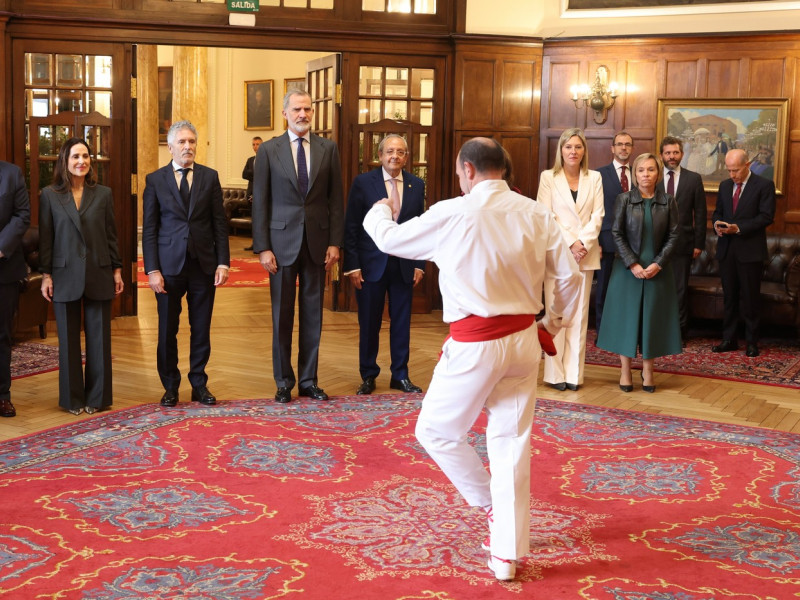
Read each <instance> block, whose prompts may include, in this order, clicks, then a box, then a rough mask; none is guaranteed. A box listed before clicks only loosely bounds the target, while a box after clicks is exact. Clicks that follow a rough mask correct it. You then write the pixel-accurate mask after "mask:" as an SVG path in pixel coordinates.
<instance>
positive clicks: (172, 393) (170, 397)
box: [161, 390, 178, 406]
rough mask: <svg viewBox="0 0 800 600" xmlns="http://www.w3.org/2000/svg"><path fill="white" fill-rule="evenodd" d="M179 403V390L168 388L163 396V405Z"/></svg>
mask: <svg viewBox="0 0 800 600" xmlns="http://www.w3.org/2000/svg"><path fill="white" fill-rule="evenodd" d="M176 404H178V390H167V391H166V392H164V395H163V396H161V406H175V405H176Z"/></svg>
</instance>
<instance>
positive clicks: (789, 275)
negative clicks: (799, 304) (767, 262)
mask: <svg viewBox="0 0 800 600" xmlns="http://www.w3.org/2000/svg"><path fill="white" fill-rule="evenodd" d="M786 293H787V294H788V295H789V297H790V298H791V299H792V300H797V297H798V295H800V254H798V255H796V256H795V257H794V258H793V259H792V262H790V263H789V266H788V267H786Z"/></svg>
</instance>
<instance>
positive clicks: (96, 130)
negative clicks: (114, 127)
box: [82, 125, 110, 158]
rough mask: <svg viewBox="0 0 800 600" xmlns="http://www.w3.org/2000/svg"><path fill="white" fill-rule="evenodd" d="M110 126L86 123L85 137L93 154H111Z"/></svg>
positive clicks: (83, 133)
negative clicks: (95, 125) (96, 125)
mask: <svg viewBox="0 0 800 600" xmlns="http://www.w3.org/2000/svg"><path fill="white" fill-rule="evenodd" d="M109 133H110V132H109V131H108V127H94V126H92V125H86V126H84V128H83V132H82V135H83V139H85V140H86V141H87V142H89V146H90V147H91V151H92V154H93V155H94V156H95V157H96V158H103V157H107V156H108V155H109V140H108V134H109Z"/></svg>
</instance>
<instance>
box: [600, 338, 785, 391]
mask: <svg viewBox="0 0 800 600" xmlns="http://www.w3.org/2000/svg"><path fill="white" fill-rule="evenodd" d="M596 337H597V335H596V333H595V331H594V330H591V329H590V330H589V331H588V332H587V335H586V363H587V364H590V365H602V366H611V367H618V366H619V356H618V355H616V354H612V353H611V352H606V351H605V350H601V349H600V348H598V347H597V346H595V345H594V342H595V338H596ZM719 342H720V340H719V339H713V338H706V337H696V338H690V339H689V340H688V341H687V342H686V347H685V348H684V349H683V353H681V354H675V355H672V356H662V357H659V358H656V359H655V370H656V371H657V372H661V373H674V374H676V375H694V376H697V377H712V378H714V379H728V380H730V381H741V382H746V383H762V384H768V385H779V386H783V387H791V388H798V389H800V340H798V339H788V338H787V339H767V340H762V341H761V343H760V344H759V348H760V350H761V355H760V356H758V357H756V358H747V357H745V355H744V347H743V346H742V348H741V349H740V350H739V351H738V352H725V353H722V354H715V353H713V352H711V346H713V345H715V344H718V343H719ZM633 368H634V369H641V368H642V360H641V358H636V359H634V360H633ZM637 377H638V375H637Z"/></svg>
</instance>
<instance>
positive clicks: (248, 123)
mask: <svg viewBox="0 0 800 600" xmlns="http://www.w3.org/2000/svg"><path fill="white" fill-rule="evenodd" d="M272 83H273V81H272V79H265V80H262V81H245V82H244V128H245V129H272Z"/></svg>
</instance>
